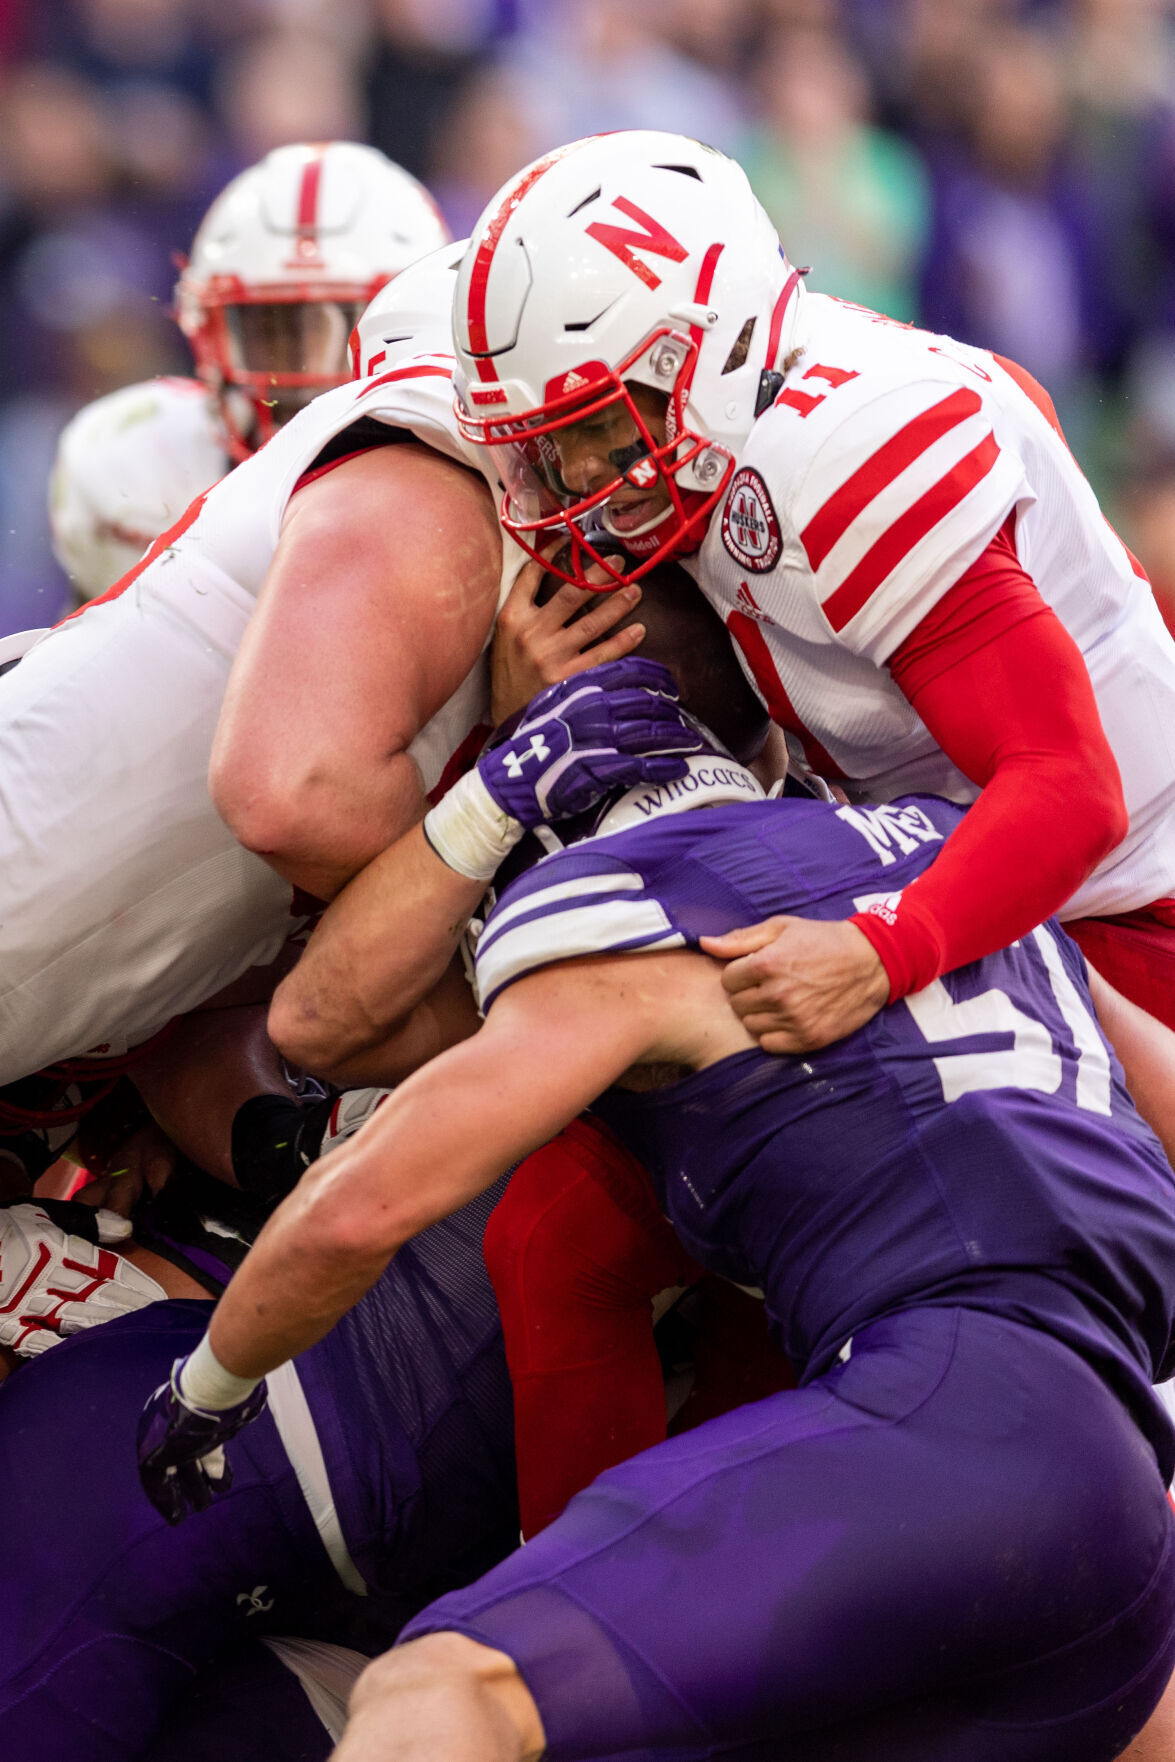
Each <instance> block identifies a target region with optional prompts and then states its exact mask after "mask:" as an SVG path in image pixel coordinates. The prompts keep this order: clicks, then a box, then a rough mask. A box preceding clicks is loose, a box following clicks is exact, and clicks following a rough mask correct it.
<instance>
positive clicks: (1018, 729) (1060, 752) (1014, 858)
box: [852, 535, 1128, 999]
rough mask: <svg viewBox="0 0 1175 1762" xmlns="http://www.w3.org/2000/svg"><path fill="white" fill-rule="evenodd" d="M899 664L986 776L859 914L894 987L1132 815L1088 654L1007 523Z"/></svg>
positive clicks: (1093, 859)
mask: <svg viewBox="0 0 1175 1762" xmlns="http://www.w3.org/2000/svg"><path fill="white" fill-rule="evenodd" d="M890 669H891V672H892V674H893V677H894V679H895V681H896V682H897V684H898V685H899V686H900V687H901V689H902V691H903V692H904V693H905V695H906V696H907V698H908V699H909V701H910V703H911V704H912V706H913V707H914V709H915V710H917V712H918V714H919V715H920V716H921V718H922V720H923V722H924V723H925V724H926V727H927V728H928V729H929V731H930V733H931V734H932V735H933V737H934V739H935V740H936V741H937V742H938V744H939V746H941V748H942V750H943V751H944V752H945V753H946V755H947V757H948V758H949V759H950V760H951V761H952V763H953V764H955V765H956V766H957V767H958V769H959V770H960V771H962V772H963V774H964V776H966V777H969V778H970V779H971V781H972V782H973V783H977V784H979V786H980V789H981V794H980V796H979V798H978V800H977V801H976V802H975V804H974V805H973V806H972V808H971V809H970V811H969V812H968V814H967V816H966V818H965V819H964V820H963V821H962V823H961V824H960V825H959V827H958V828H957V829H956V830H955V831H954V832H953V833H952V834H951V836H950V837H949V838H948V839H947V841H946V844H945V845H944V847H943V849H942V852H941V854H940V855H939V857H938V858H937V860H936V861H935V863H934V865H933V867H932V868H931V869H929V870H928V871H927V872H926V873H925V874H924V875H922V876H920V877H919V879H918V880H917V881H915V882H914V883H913V884H912V885H911V886H910V887H907V888H906V890H905V892H904V893H903V894H902V897H901V899H900V901H899V902H898V905H897V907H896V909H895V910H894V911H893V912H891V913H889V914H887V915H886V916H884V917H883V916H879V915H875V914H870V913H861V914H859V915H858V916H857V917H855V918H854V919H853V920H852V922H853V923H854V924H855V925H856V926H857V927H858V928H859V929H860V930H861V931H862V932H863V933H864V935H865V936H866V937H867V938H868V940H869V941H870V943H871V944H872V946H873V947H874V949H875V950H876V951H877V953H878V955H879V956H880V957H881V959H882V961H883V963H884V965H885V969H886V973H887V976H888V978H889V984H890V998H891V999H896V998H899V997H904V996H906V995H907V994H908V993H909V992H911V991H917V990H920V989H921V988H922V987H923V986H924V985H928V984H929V983H930V981H931V980H932V979H935V978H937V977H938V975H939V974H940V973H944V972H950V971H952V970H953V969H954V968H955V967H960V966H963V965H965V964H966V963H967V962H968V961H973V960H977V959H980V958H981V957H982V956H984V955H987V954H990V953H992V952H993V951H994V950H995V949H997V948H1003V947H1006V946H1007V944H1008V943H1010V942H1014V941H1015V940H1016V938H1017V937H1019V936H1022V935H1023V934H1024V933H1025V932H1026V931H1027V930H1030V929H1031V928H1032V927H1033V926H1034V925H1035V924H1038V923H1041V922H1042V921H1043V920H1044V919H1045V918H1047V917H1050V916H1052V914H1053V913H1055V912H1057V911H1059V910H1060V908H1061V907H1062V906H1063V905H1064V904H1065V902H1066V901H1067V900H1068V899H1070V898H1071V897H1072V895H1073V894H1074V893H1075V892H1076V891H1077V889H1078V888H1079V887H1080V886H1081V884H1082V882H1083V881H1084V880H1085V879H1086V877H1087V876H1088V875H1089V874H1090V873H1091V872H1092V871H1093V870H1094V869H1095V868H1096V867H1097V865H1098V864H1099V863H1100V862H1101V861H1102V860H1103V858H1104V857H1106V856H1107V855H1108V854H1109V852H1110V851H1112V850H1113V849H1114V847H1115V845H1117V844H1120V843H1121V841H1122V839H1123V838H1124V837H1125V835H1126V831H1127V827H1128V818H1127V813H1126V804H1125V801H1124V799H1123V795H1122V782H1121V777H1120V775H1119V772H1118V766H1117V762H1116V760H1115V758H1114V754H1113V751H1112V749H1111V747H1110V744H1109V741H1108V740H1107V738H1106V735H1105V731H1104V729H1103V728H1102V724H1101V717H1100V716H1099V714H1098V707H1097V701H1096V699H1095V697H1094V692H1093V685H1092V682H1091V680H1090V677H1089V671H1088V669H1087V667H1086V665H1085V661H1084V658H1083V656H1082V654H1081V652H1080V650H1079V649H1078V647H1077V645H1076V643H1075V642H1074V641H1073V639H1072V637H1071V636H1070V635H1069V633H1068V631H1067V630H1066V629H1065V628H1064V626H1063V625H1062V623H1061V621H1060V619H1059V618H1057V616H1056V615H1055V613H1054V612H1052V611H1051V610H1050V608H1049V607H1047V606H1046V605H1045V604H1044V601H1043V600H1042V599H1041V597H1040V595H1039V593H1038V592H1037V590H1036V588H1035V586H1034V585H1033V583H1032V580H1031V578H1030V577H1029V576H1028V575H1027V574H1026V572H1025V571H1024V570H1023V569H1022V568H1021V566H1020V564H1019V562H1018V561H1017V559H1016V557H1015V552H1014V550H1012V548H1011V545H1010V543H1009V542H1008V541H1007V539H1006V537H1004V536H1003V535H1001V537H1000V538H997V539H996V540H993V542H992V544H991V545H990V546H989V547H988V549H987V551H986V552H985V553H984V555H983V557H981V558H980V560H979V562H978V563H977V564H976V565H975V566H974V568H973V569H971V570H969V571H968V573H967V575H965V576H964V577H963V579H962V580H961V581H960V582H959V583H958V584H957V585H956V586H955V587H954V588H953V589H952V590H951V591H950V593H948V594H947V595H946V596H945V597H944V598H943V600H941V601H940V602H939V604H938V605H937V606H936V607H935V609H934V611H933V612H932V613H931V614H930V615H929V617H927V618H925V619H923V621H922V623H921V624H920V625H919V626H918V628H917V629H916V630H915V631H914V632H913V633H912V635H911V636H910V637H908V638H907V640H906V641H905V642H904V643H903V644H902V645H901V647H900V648H899V649H898V651H897V652H896V654H895V655H894V656H893V657H892V658H891V661H890Z"/></svg>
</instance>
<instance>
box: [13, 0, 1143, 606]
mask: <svg viewBox="0 0 1175 1762" xmlns="http://www.w3.org/2000/svg"><path fill="white" fill-rule="evenodd" d="M0 69H2V70H3V73H2V76H0V78H2V84H0V323H3V325H4V326H5V335H6V337H7V338H9V339H10V342H9V347H8V348H7V349H6V351H5V352H4V355H3V357H0V571H2V573H0V594H2V595H3V596H4V598H3V599H2V600H0V630H2V629H4V628H10V627H12V624H13V621H14V618H15V621H16V622H18V623H19V622H27V621H28V618H27V616H26V614H27V613H28V611H29V609H30V607H31V608H34V609H35V610H36V611H37V615H38V617H40V616H41V613H42V612H43V607H44V605H45V604H46V603H48V602H49V601H52V600H53V599H54V596H55V595H56V594H58V593H59V592H60V591H61V588H62V584H61V582H60V578H59V577H57V575H56V573H55V571H54V569H53V567H52V565H51V564H50V563H49V561H48V557H47V552H46V551H45V548H44V523H43V520H42V517H41V514H40V509H41V505H42V496H41V488H40V484H39V482H38V478H39V475H40V474H41V473H42V472H43V470H44V468H45V465H46V464H47V460H48V457H49V452H50V450H51V445H52V435H53V430H54V429H55V427H57V426H58V425H59V424H60V423H61V422H63V421H64V420H65V419H66V418H67V417H68V416H69V415H70V414H71V413H72V411H73V410H74V409H75V408H76V407H77V405H78V404H79V403H81V402H84V401H85V400H86V399H88V398H90V397H93V396H95V395H97V394H98V393H100V392H102V391H105V390H109V389H113V388H114V387H115V386H116V385H117V384H119V383H125V382H126V381H129V380H135V379H139V378H141V377H142V376H143V375H144V374H150V373H152V372H155V371H160V370H163V371H175V370H176V369H179V370H181V371H182V370H183V367H184V366H185V364H186V357H185V354H184V352H183V349H182V347H181V345H180V342H179V338H178V336H177V335H176V333H175V332H174V329H173V328H172V326H171V325H170V322H169V320H168V318H167V316H166V313H167V307H168V304H169V301H170V294H171V283H172V280H173V273H174V272H173V268H172V263H171V256H172V253H173V252H175V251H176V250H177V249H178V250H183V249H185V248H186V246H187V244H188V242H189V240H190V238H191V236H192V232H193V230H194V228H195V226H196V225H197V223H198V221H199V219H200V216H201V214H202V213H203V211H204V209H205V208H206V206H207V204H208V202H209V201H210V200H211V199H212V197H213V196H214V195H215V193H216V191H217V190H218V189H219V188H220V187H221V185H222V184H223V183H224V182H225V181H226V180H227V179H228V178H229V177H230V176H231V175H232V174H233V173H235V172H236V171H238V170H239V169H241V168H242V167H243V166H244V165H245V164H247V163H249V162H250V161H251V160H253V159H256V158H257V157H259V156H260V155H261V154H262V153H263V152H265V151H266V150H267V149H268V148H269V147H271V146H273V145H276V144H279V143H283V142H286V141H291V140H296V139H305V138H315V137H317V138H329V137H331V136H337V135H343V136H349V137H351V138H357V139H362V138H366V139H369V140H371V141H373V142H374V143H375V144H376V145H378V146H380V147H382V148H383V149H384V151H385V152H387V153H390V154H391V156H392V157H393V158H394V159H397V160H399V161H400V162H401V163H402V164H404V165H406V166H407V167H408V168H409V169H410V170H412V171H414V172H416V173H417V174H418V175H419V176H422V177H424V178H425V179H426V181H430V182H435V184H436V185H437V186H438V194H439V195H440V198H441V201H442V204H443V206H444V208H445V210H446V213H447V215H448V218H449V220H450V222H451V224H452V225H453V227H454V229H455V230H456V231H457V232H458V233H461V232H463V231H465V230H466V229H467V228H469V227H470V226H471V225H472V223H473V221H474V220H475V218H476V216H477V214H478V213H479V212H480V210H481V208H482V207H483V206H484V204H485V202H486V201H487V199H488V198H489V197H490V196H491V195H492V194H493V192H494V190H495V189H497V188H498V187H499V186H500V185H501V184H502V183H503V182H504V181H505V180H506V179H507V178H508V177H510V176H511V175H512V174H513V173H514V172H515V171H517V170H518V169H519V168H520V167H521V166H522V165H523V164H524V163H525V162H527V161H528V160H530V159H532V158H534V157H536V156H537V155H538V154H539V153H541V152H544V151H546V150H547V149H548V148H550V147H552V146H555V145H558V144H559V143H561V142H563V141H566V140H569V139H573V138H574V137H575V136H577V135H582V134H591V133H595V132H597V131H599V130H603V129H619V128H630V127H652V128H667V129H671V130H676V131H680V132H684V133H686V134H691V135H694V136H695V137H698V138H700V139H703V140H707V141H710V142H712V143H713V144H714V145H716V146H719V147H724V148H726V149H727V150H734V151H736V152H738V153H740V154H741V156H742V157H743V158H744V160H745V162H746V164H747V168H748V170H749V172H750V174H751V176H752V179H753V181H754V183H755V186H756V188H757V190H758V192H759V194H760V196H761V198H762V199H763V201H764V203H765V205H766V206H767V208H768V209H769V211H770V212H771V214H772V217H773V219H774V220H775V222H776V225H777V226H778V227H779V229H780V233H781V236H782V237H783V239H784V241H785V244H786V246H787V249H788V250H789V252H790V253H791V254H792V256H793V257H794V258H796V259H798V260H799V261H810V262H811V263H812V264H813V266H814V268H813V275H812V285H813V286H815V287H820V288H827V289H829V290H831V291H833V292H836V293H838V294H842V295H845V296H847V297H850V298H854V299H857V300H860V301H861V302H862V303H864V304H866V305H872V306H876V307H879V308H880V309H882V310H883V311H887V312H889V313H891V314H892V315H894V316H896V317H914V318H917V319H919V320H920V321H922V322H925V323H929V324H931V325H933V326H935V327H941V328H945V329H948V330H951V331H953V332H955V333H956V334H958V335H960V336H963V337H965V338H967V339H969V340H971V341H975V342H980V343H986V344H988V345H989V346H992V347H995V348H997V349H999V350H1000V351H1001V352H1004V353H1007V354H1010V355H1012V356H1013V357H1015V358H1016V359H1018V360H1021V361H1023V362H1024V364H1025V365H1026V366H1027V367H1029V368H1030V370H1031V371H1033V372H1035V373H1036V374H1037V375H1038V376H1039V377H1040V378H1041V379H1043V380H1044V381H1045V383H1046V384H1047V385H1048V388H1049V390H1050V391H1051V392H1052V393H1053V395H1054V397H1055V398H1056V400H1057V402H1058V404H1059V405H1060V406H1061V408H1062V412H1063V415H1064V416H1065V420H1066V427H1067V430H1068V432H1069V436H1070V439H1071V441H1072V442H1073V444H1074V445H1075V447H1076V449H1077V451H1078V453H1079V456H1080V457H1081V459H1082V462H1083V464H1084V465H1085V466H1086V468H1087V469H1090V470H1091V471H1092V473H1093V475H1094V477H1095V479H1100V480H1101V484H1102V486H1103V487H1105V488H1108V489H1109V490H1111V491H1113V489H1114V486H1115V484H1116V483H1117V484H1125V485H1126V486H1127V489H1128V491H1129V499H1128V504H1127V505H1128V509H1129V511H1130V517H1131V518H1132V519H1137V521H1138V522H1139V524H1140V527H1144V528H1145V534H1146V537H1145V541H1143V540H1140V544H1139V546H1138V548H1139V549H1140V550H1144V551H1145V549H1146V548H1147V546H1150V548H1151V550H1152V553H1153V557H1154V560H1155V568H1156V574H1161V576H1162V579H1163V580H1164V581H1167V582H1175V570H1172V569H1169V568H1167V566H1166V564H1165V563H1163V562H1161V559H1162V558H1164V557H1165V556H1166V552H1165V551H1163V550H1162V549H1161V540H1162V538H1163V535H1164V534H1165V533H1166V532H1167V531H1168V530H1169V515H1170V495H1171V491H1170V488H1169V485H1168V484H1167V479H1166V476H1165V473H1166V470H1167V466H1168V465H1171V467H1172V471H1173V473H1175V0H643V4H642V5H640V6H635V5H633V4H632V0H0ZM928 189H929V207H928V193H927V192H928ZM920 264H921V269H920V270H919V265H920ZM1136 460H1144V461H1145V462H1146V465H1147V472H1148V475H1147V478H1146V483H1145V488H1144V489H1139V488H1138V486H1137V485H1131V484H1130V481H1129V474H1130V468H1131V462H1132V461H1136ZM1173 591H1175V590H1173ZM22 596H23V597H22ZM18 600H19V602H20V605H21V607H22V608H23V610H22V611H20V613H19V615H17V614H16V613H14V612H13V609H12V607H13V604H14V602H15V601H18Z"/></svg>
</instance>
